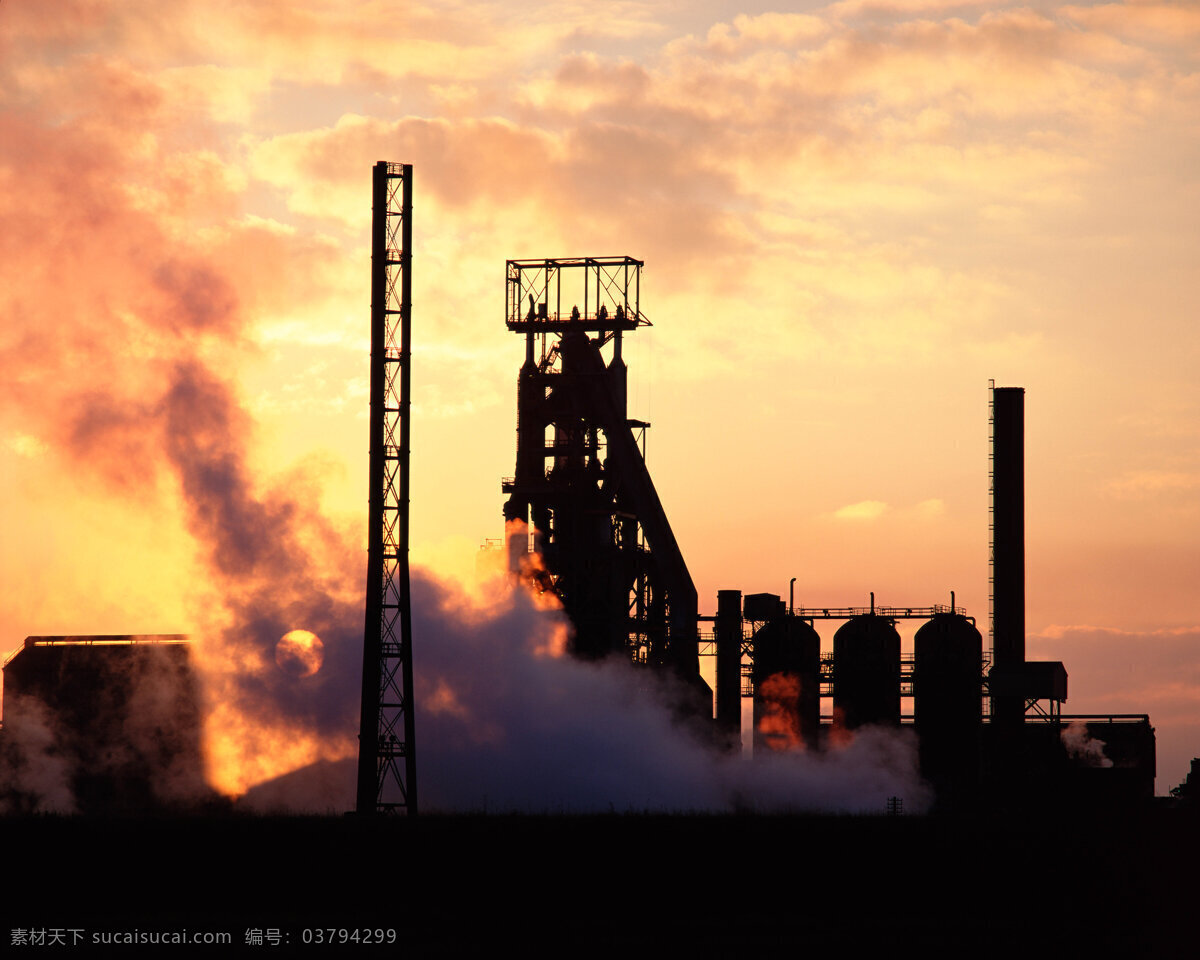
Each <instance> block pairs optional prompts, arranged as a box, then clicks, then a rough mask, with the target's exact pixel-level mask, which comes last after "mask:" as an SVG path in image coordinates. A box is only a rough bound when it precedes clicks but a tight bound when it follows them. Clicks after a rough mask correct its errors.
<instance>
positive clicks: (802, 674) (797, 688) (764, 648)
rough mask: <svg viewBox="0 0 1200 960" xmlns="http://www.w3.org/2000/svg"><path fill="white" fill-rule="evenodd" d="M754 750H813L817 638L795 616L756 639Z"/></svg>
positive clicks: (818, 715) (817, 720)
mask: <svg viewBox="0 0 1200 960" xmlns="http://www.w3.org/2000/svg"><path fill="white" fill-rule="evenodd" d="M752 676H753V679H754V750H755V752H756V753H757V752H758V751H759V750H790V749H806V750H815V749H817V746H818V742H817V738H818V736H819V734H820V729H821V637H820V636H819V635H818V633H817V631H816V630H814V629H813V626H812V624H810V623H809V622H808V621H806V620H801V619H800V618H799V617H791V616H783V617H777V618H776V619H774V620H771V621H769V622H768V623H766V624H764V625H763V626H762V627H760V628H759V630H758V632H757V633H755V635H754V667H753V673H752Z"/></svg>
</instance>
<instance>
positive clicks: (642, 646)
mask: <svg viewBox="0 0 1200 960" xmlns="http://www.w3.org/2000/svg"><path fill="white" fill-rule="evenodd" d="M642 266H643V263H642V261H640V260H635V259H633V258H632V257H568V258H556V259H544V260H509V261H508V263H507V297H506V307H505V321H506V323H507V325H508V329H510V330H512V331H514V332H516V333H521V334H524V336H525V363H524V366H522V368H521V373H520V376H519V378H518V381H517V467H516V475H515V476H514V477H512V478H510V479H506V480H505V481H504V483H503V491H504V492H505V493H507V494H509V499H508V501H507V503H506V504H505V506H504V516H505V520H506V521H509V522H510V523H511V522H514V521H519V522H521V523H524V524H527V525H528V527H529V530H530V531H531V533H532V541H533V543H532V548H533V549H534V550H536V551H537V552H538V553H540V554H541V556H542V558H543V560H544V562H545V567H546V570H547V572H548V574H549V583H548V585H549V586H550V587H551V588H552V589H553V590H554V592H555V593H556V594H557V595H558V597H559V598H560V599H561V600H562V603H563V607H564V609H565V610H566V613H567V616H568V617H569V618H570V620H571V623H572V625H573V626H574V636H573V638H572V650H573V652H574V653H575V654H576V655H578V656H582V657H603V656H608V655H612V654H624V655H626V656H628V657H629V658H630V659H631V660H633V661H634V662H639V663H649V664H652V665H660V666H666V665H670V666H672V667H673V668H675V669H676V670H677V671H678V672H679V673H681V674H682V675H684V676H685V677H687V678H689V679H690V680H694V681H698V683H697V688H698V687H699V683H702V681H700V680H699V660H698V659H697V654H696V641H697V633H696V605H697V601H696V588H695V586H694V584H693V582H692V578H691V575H690V574H689V573H688V569H687V565H686V563H685V562H684V559H683V555H682V553H681V552H680V549H679V545H678V543H677V542H676V540H675V535H674V533H673V532H672V530H671V525H670V523H669V522H668V521H667V516H666V513H665V512H664V510H663V507H662V504H661V502H660V501H659V499H658V494H657V492H656V491H655V489H654V483H653V481H652V480H651V479H650V474H649V473H648V472H647V470H646V465H645V461H644V456H643V449H639V443H638V436H636V435H635V433H634V431H638V432H639V433H640V436H641V438H642V441H643V443H644V439H645V430H646V428H647V427H649V426H650V425H649V424H648V423H644V422H642V421H639V420H630V419H628V417H627V413H626V368H625V362H624V360H623V359H622V356H621V346H622V337H623V335H624V334H625V333H628V332H631V331H633V330H636V329H637V328H638V327H641V326H648V325H649V321H648V320H647V319H646V317H645V316H644V315H643V314H642V312H641V306H640V293H641V270H642ZM602 351H611V353H610V354H609V356H608V358H607V359H606V357H605V355H604V354H603V353H602ZM525 548H526V545H524V544H522V545H521V546H520V547H519V548H518V552H523V551H524V549H525ZM512 561H513V564H514V567H516V566H519V564H520V561H521V558H520V557H519V556H518V557H513V558H512ZM709 709H710V710H711V707H710V708H709Z"/></svg>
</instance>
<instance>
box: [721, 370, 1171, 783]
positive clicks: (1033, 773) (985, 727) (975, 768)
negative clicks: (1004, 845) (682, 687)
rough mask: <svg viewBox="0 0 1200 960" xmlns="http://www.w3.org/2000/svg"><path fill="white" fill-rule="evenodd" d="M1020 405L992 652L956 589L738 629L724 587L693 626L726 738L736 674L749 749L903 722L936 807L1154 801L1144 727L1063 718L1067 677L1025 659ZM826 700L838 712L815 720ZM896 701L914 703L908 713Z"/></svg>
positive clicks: (998, 499) (1009, 445) (761, 611)
mask: <svg viewBox="0 0 1200 960" xmlns="http://www.w3.org/2000/svg"><path fill="white" fill-rule="evenodd" d="M1024 399H1025V398H1024V390H1022V389H1020V388H993V397H992V404H991V410H992V416H991V418H990V423H991V426H992V471H991V479H992V487H991V490H992V520H993V524H992V527H993V540H992V552H991V560H992V570H993V595H992V598H991V599H992V605H993V625H992V636H993V638H994V643H993V651H992V652H990V653H989V654H985V652H984V650H983V638H982V636H981V634H980V632H979V630H978V629H977V628H976V625H975V621H974V619H973V618H970V617H968V616H967V615H966V611H965V610H963V609H962V608H960V607H956V606H955V605H954V595H953V594H951V599H950V605H949V606H940V605H936V604H935V605H933V606H929V607H876V605H875V598H874V594H872V596H871V605H870V606H869V607H842V608H831V607H807V608H806V607H800V608H798V609H793V610H792V611H789V610H788V609H787V605H786V604H784V602H783V601H782V599H780V598H779V597H778V596H776V595H774V594H753V595H749V596H747V597H746V598H745V602H744V604H742V611H741V619H740V621H739V619H738V616H737V607H738V601H739V600H740V599H741V595H740V592H739V591H737V590H722V591H720V592H719V593H718V600H717V616H716V617H702V618H701V619H702V620H711V621H715V629H714V633H713V640H714V641H715V642H714V646H715V653H716V657H717V661H718V662H717V691H718V696H717V720H718V723H720V724H721V726H722V728H723V729H724V731H725V736H726V739H733V734H734V731H737V730H738V729H739V726H738V722H739V721H740V707H738V706H736V705H735V704H734V703H733V702H732V701H730V700H729V699H728V694H726V696H725V697H722V695H721V691H722V690H728V689H730V678H731V677H733V676H734V675H735V673H736V672H737V671H740V672H741V673H742V679H743V684H742V695H743V696H753V698H754V746H755V750H761V749H807V750H813V749H818V750H819V749H824V748H825V747H826V745H827V744H828V743H829V741H830V740H833V741H834V742H838V741H839V739H842V737H841V735H842V734H844V735H846V736H848V735H850V734H851V733H852V731H854V730H856V729H859V728H861V727H865V726H875V727H880V726H882V727H893V728H894V727H899V726H900V725H901V724H911V725H912V727H913V729H914V731H915V732H916V734H917V737H918V746H919V756H920V764H921V773H922V775H923V776H924V778H925V779H926V780H927V781H929V782H930V783H931V784H932V785H933V786H934V788H935V790H936V793H937V797H938V803H939V804H941V805H942V806H946V807H958V806H963V805H966V804H970V803H975V802H985V803H999V804H1014V803H1015V804H1034V805H1044V804H1047V803H1050V802H1056V803H1062V804H1069V805H1073V806H1079V805H1086V804H1104V803H1130V802H1135V801H1146V800H1149V799H1150V798H1151V797H1153V795H1154V775H1155V740H1154V729H1153V727H1151V726H1150V718H1149V717H1148V716H1146V715H1145V714H1109V715H1100V716H1078V715H1075V716H1073V715H1068V714H1064V713H1063V709H1062V705H1063V703H1064V702H1065V701H1066V699H1067V671H1066V668H1065V667H1064V666H1063V664H1062V663H1060V662H1058V661H1029V660H1027V659H1026V657H1025V542H1024V537H1025V520H1024V517H1025V507H1024V503H1025V492H1024V446H1025V444H1024ZM907 619H923V620H925V621H926V622H925V623H924V624H923V625H922V626H921V627H920V628H919V629H918V630H917V632H916V636H915V638H914V645H913V654H912V655H911V656H910V657H902V656H901V653H900V638H899V635H898V634H897V632H896V627H895V625H896V622H897V621H899V620H907ZM818 620H841V621H845V622H844V623H843V624H842V626H841V627H840V628H839V629H838V630H837V631H836V632H835V634H834V636H833V652H832V654H825V655H822V654H821V653H820V637H819V636H818V634H817V632H816V629H815V623H816V621H818ZM734 650H737V651H738V660H737V662H736V663H735V662H733V661H732V659H731V658H732V657H733V651H734ZM743 654H744V655H746V656H748V658H749V660H750V663H749V664H743V662H742V655H743ZM989 666H990V669H989ZM821 696H825V697H830V698H832V701H833V706H832V715H831V716H827V717H826V718H825V722H824V723H823V724H822V723H821V717H820V707H819V702H820V701H819V697H821ZM905 697H911V698H912V704H913V709H912V713H911V714H910V715H908V716H905V715H904V714H903V713H902V711H901V702H902V698H905ZM985 703H986V704H988V706H989V709H988V710H987V711H986V712H985V710H984V704H985Z"/></svg>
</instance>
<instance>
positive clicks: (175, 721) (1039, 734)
mask: <svg viewBox="0 0 1200 960" xmlns="http://www.w3.org/2000/svg"><path fill="white" fill-rule="evenodd" d="M412 185H413V172H412V167H411V166H410V165H404V164H393V163H385V162H380V163H379V164H376V166H375V168H374V220H373V247H372V353H371V356H372V361H371V370H372V375H371V445H370V457H371V466H370V518H369V524H370V526H369V530H370V541H369V558H368V564H369V566H368V576H367V590H366V604H365V610H366V619H365V631H364V647H363V681H362V707H361V727H360V748H359V750H360V752H359V767H358V786H357V809H358V811H359V812H360V813H362V814H376V813H396V812H408V813H415V812H416V811H417V789H416V776H417V764H416V733H415V731H416V724H415V720H414V717H415V714H416V708H417V707H418V706H419V705H417V704H415V703H414V695H413V665H412V628H411V616H412V610H411V603H412V597H411V591H410V589H409V583H408V580H409V572H408V506H409V502H408V501H409V492H408V476H409V463H408V458H409V439H408V437H409V420H410V416H411V397H410V392H411V378H410V369H411V356H412V354H411V343H410V341H411V310H412V308H411V273H412V257H411V246H412ZM643 266H644V264H643V262H642V261H640V260H637V259H635V258H633V257H629V256H619V257H570V258H548V259H538V260H510V261H508V263H507V269H506V278H507V279H506V287H507V289H506V298H505V303H506V313H505V318H504V319H505V322H506V324H507V326H508V329H509V330H511V331H513V332H514V333H517V334H519V335H520V336H521V337H522V338H523V339H524V346H525V352H524V362H523V364H522V366H521V368H520V371H519V374H518V378H517V450H516V470H515V473H514V475H513V476H511V477H508V478H506V479H504V480H503V482H502V491H503V493H504V494H506V495H507V499H506V501H505V503H504V508H503V515H504V519H505V522H506V524H507V527H508V530H509V537H508V540H507V542H508V545H509V555H508V565H509V568H510V570H511V571H512V572H513V574H514V576H516V575H520V574H521V572H522V571H528V570H530V569H531V568H533V567H536V569H537V570H538V571H539V573H538V583H537V586H538V589H541V590H543V591H550V592H552V593H553V594H554V595H555V596H556V597H557V599H558V601H560V602H561V606H562V609H563V610H564V612H565V615H566V617H567V618H568V619H569V621H570V625H571V635H570V641H569V649H570V652H571V653H572V654H573V655H574V656H576V657H579V658H584V659H588V660H601V659H609V660H614V659H615V660H622V661H627V662H628V664H629V669H630V671H637V670H645V671H651V672H653V673H658V674H662V675H666V676H669V677H671V678H672V681H673V682H672V683H670V684H664V685H662V689H663V690H664V691H668V690H669V691H671V694H670V696H671V704H670V706H671V708H672V710H673V711H674V714H675V716H676V717H677V718H678V719H679V722H681V723H684V722H686V723H688V724H690V725H691V726H692V727H693V728H694V729H700V730H701V731H702V735H703V736H704V737H705V738H706V739H707V740H708V741H709V742H711V744H712V746H713V749H714V750H718V751H726V752H730V751H733V752H736V751H738V750H740V749H741V746H742V740H743V737H742V731H741V718H742V700H743V698H751V699H752V700H753V717H754V720H753V724H754V727H753V736H752V740H753V750H754V752H755V753H756V754H764V753H767V754H769V753H775V752H790V751H805V752H809V753H816V754H819V753H821V752H824V751H829V750H835V749H837V747H838V745H839V744H841V743H844V742H846V740H847V739H848V738H850V737H852V736H854V734H855V732H856V731H859V730H861V729H863V728H866V727H877V728H885V729H900V728H905V727H908V728H911V729H912V731H914V732H915V734H916V737H917V740H918V744H919V759H920V773H921V775H922V777H923V778H924V779H925V781H926V782H927V783H928V784H930V785H931V786H932V788H933V790H934V793H935V798H936V799H935V808H941V809H965V808H971V807H973V806H977V805H981V804H983V805H994V804H996V803H999V804H1045V803H1049V802H1051V801H1052V800H1053V802H1055V803H1066V804H1071V805H1081V804H1084V805H1086V804H1113V803H1120V804H1134V803H1139V802H1141V803H1144V802H1148V801H1149V800H1150V799H1151V798H1152V797H1153V795H1154V776H1155V739H1154V731H1153V728H1152V727H1151V725H1150V719H1149V717H1148V716H1146V715H1120V716H1118V715H1104V716H1094V715H1091V716H1076V715H1070V714H1066V713H1064V712H1063V703H1064V701H1066V699H1067V672H1066V668H1065V666H1064V665H1063V664H1062V663H1058V662H1037V661H1028V660H1027V659H1026V656H1025V614H1024V607H1025V556H1024V549H1025V548H1024V391H1023V390H1022V389H1021V388H1017V387H998V388H993V390H992V402H991V404H990V417H989V422H990V425H991V431H992V446H991V471H990V478H991V492H992V505H991V517H990V521H991V530H992V556H991V564H992V591H991V601H992V618H991V629H990V630H989V636H990V643H989V644H988V645H987V646H986V647H985V644H984V639H983V635H982V634H981V632H980V630H979V629H978V626H977V624H976V619H975V618H974V617H971V616H968V615H967V612H966V611H965V610H964V609H962V608H960V607H957V606H955V604H954V599H953V594H951V595H950V603H949V604H948V605H942V604H925V605H919V604H918V605H911V606H909V605H905V606H898V605H890V606H883V605H880V606H876V604H875V602H874V596H873V595H872V597H871V603H870V605H869V606H866V607H862V608H845V607H843V608H835V607H825V606H811V605H810V606H806V607H800V608H797V607H795V606H794V603H793V602H792V601H791V598H789V600H788V601H787V602H785V601H784V600H783V599H782V598H781V597H779V596H776V595H772V594H752V595H746V596H744V597H743V595H742V593H741V591H739V590H734V589H730V590H721V591H720V592H719V593H718V596H717V597H716V598H715V600H716V603H715V608H716V612H715V615H701V614H700V612H699V599H698V597H697V591H696V588H695V585H694V583H693V581H692V578H691V575H690V573H689V571H688V566H687V563H686V561H685V559H684V557H683V554H682V551H681V550H680V547H679V544H678V542H677V541H676V539H675V536H674V533H673V532H672V529H671V524H670V521H669V520H668V518H667V512H666V510H665V508H664V506H663V504H662V502H661V501H660V499H659V497H658V494H657V492H656V490H655V486H654V483H653V481H652V479H651V477H650V473H649V471H648V469H647V466H646V463H645V460H644V456H643V450H644V439H645V433H646V431H647V430H648V429H649V428H650V424H648V423H645V422H643V421H639V420H635V419H631V418H630V417H629V415H628V411H627V387H626V383H627V370H626V365H625V360H624V356H623V343H624V338H625V337H626V336H627V335H631V334H634V333H635V332H636V331H637V330H638V329H640V328H642V327H645V326H648V325H649V321H648V319H647V318H646V315H645V313H644V312H643V310H642V304H641V275H642V268H643ZM982 519H983V518H981V522H982ZM733 576H736V575H735V574H733V575H731V579H732V578H733ZM864 592H865V591H864ZM910 619H917V620H922V621H924V623H923V624H922V625H921V626H920V628H919V629H918V630H917V631H916V635H915V640H914V648H913V651H912V653H911V654H902V652H901V643H900V636H899V633H898V632H897V629H896V624H897V622H898V621H900V620H910ZM835 622H836V623H840V626H838V627H837V629H836V631H835V632H834V633H833V636H832V645H831V647H832V649H831V650H830V651H828V652H822V646H821V638H820V635H819V633H818V626H819V625H820V626H821V628H822V629H824V628H825V625H826V624H832V623H835ZM181 639H182V638H178V637H169V638H162V637H124V638H106V637H76V638H65V637H54V638H51V637H30V638H28V639H27V640H26V642H25V646H24V647H23V648H22V649H21V650H20V651H19V652H18V653H17V654H16V655H15V656H14V657H12V658H11V659H10V661H9V662H8V663H7V664H6V665H5V670H4V679H5V694H6V696H5V713H6V718H5V719H6V727H7V728H8V729H9V730H12V729H13V728H14V727H16V728H19V727H21V725H22V724H25V725H26V726H28V725H29V724H31V723H38V722H41V723H44V724H45V725H46V729H47V730H49V731H52V733H51V734H50V736H51V737H52V739H53V744H52V745H51V749H50V753H51V754H52V755H53V756H54V757H56V759H57V761H59V762H60V763H61V764H62V765H65V769H66V771H67V773H66V781H67V782H69V784H70V787H71V792H72V794H73V803H74V804H75V809H78V810H80V811H83V812H108V811H112V810H117V809H122V808H128V809H147V808H153V807H156V806H163V807H169V806H170V805H171V803H172V801H173V798H177V797H178V796H182V795H184V793H186V794H187V795H188V796H191V797H195V796H197V795H199V791H197V790H196V789H195V788H194V785H195V781H197V780H198V779H199V774H198V771H199V770H200V757H199V742H200V737H199V708H198V706H197V700H196V697H195V693H194V682H193V680H192V678H191V675H190V672H189V668H188V663H187V657H186V647H185V645H183V644H182V643H180V642H179V641H180V640H181ZM707 656H711V657H713V658H714V660H715V671H714V672H715V677H716V684H715V686H716V689H715V698H714V697H713V691H712V690H710V688H709V687H708V685H707V683H705V681H704V680H703V679H702V677H701V671H700V659H701V657H707ZM152 663H154V664H159V667H158V668H157V669H156V670H155V671H150V669H149V666H148V665H150V664H152ZM151 672H152V673H153V680H152V681H151V680H150V679H147V677H149V676H150V674H151ZM151 688H153V689H154V690H155V691H157V695H156V696H154V697H151V696H149V695H147V694H146V693H145V691H146V690H149V689H151ZM714 700H715V710H714V709H713V704H714ZM823 704H825V705H827V709H826V710H824V711H823V708H822V705H823ZM906 704H911V710H910V711H906V710H905V705H906ZM148 705H153V710H155V711H158V714H155V715H152V716H150V715H143V713H144V711H147V710H149V709H150V707H149V706H148ZM163 710H167V711H169V712H170V713H171V716H170V717H164V716H161V715H159V714H161V712H162V711H163ZM23 712H24V715H23ZM714 714H715V716H714ZM135 731H136V733H135ZM122 738H124V739H125V741H127V742H125V743H122V742H121V741H122ZM9 739H11V738H6V740H9ZM9 752H10V753H11V752H12V751H11V747H9ZM19 763H20V760H19V759H16V760H13V761H11V762H10V767H13V766H14V764H15V765H19ZM179 782H186V783H189V784H191V785H192V786H191V789H189V790H187V791H179V790H176V789H175V788H174V787H173V786H171V785H172V784H177V783H179ZM9 794H10V796H9V797H8V802H9V806H10V807H11V808H13V809H30V808H31V805H32V803H33V802H32V801H31V800H30V799H29V798H28V797H26V796H24V795H23V793H22V788H21V787H20V786H19V785H14V786H13V787H11V788H10V789H9ZM902 800H903V798H896V803H895V804H894V805H893V807H892V810H893V812H894V811H895V810H896V809H898V808H899V804H900V803H902ZM880 812H883V811H880Z"/></svg>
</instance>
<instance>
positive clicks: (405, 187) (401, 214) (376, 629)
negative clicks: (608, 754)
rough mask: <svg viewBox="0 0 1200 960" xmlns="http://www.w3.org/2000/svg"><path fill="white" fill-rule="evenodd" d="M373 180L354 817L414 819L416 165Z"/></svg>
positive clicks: (386, 168) (392, 168)
mask: <svg viewBox="0 0 1200 960" xmlns="http://www.w3.org/2000/svg"><path fill="white" fill-rule="evenodd" d="M372 182H373V205H372V209H373V216H372V224H371V461H370V469H369V474H370V488H369V489H370V494H369V513H368V527H367V529H368V537H369V539H368V546H367V596H366V617H365V625H364V629H363V676H362V708H361V716H360V721H359V738H358V739H359V744H358V799H357V810H358V812H359V813H360V814H374V813H394V812H397V811H403V812H407V813H409V814H415V813H416V812H417V770H416V744H415V739H414V735H413V673H412V671H413V662H412V603H411V596H410V592H409V577H408V490H409V470H408V454H409V420H410V394H411V386H412V384H411V370H410V368H411V350H410V340H411V332H412V329H411V328H412V324H411V319H412V165H411V164H399V163H387V162H385V161H383V160H381V161H379V162H378V163H377V164H375V167H374V172H373V181H372Z"/></svg>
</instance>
